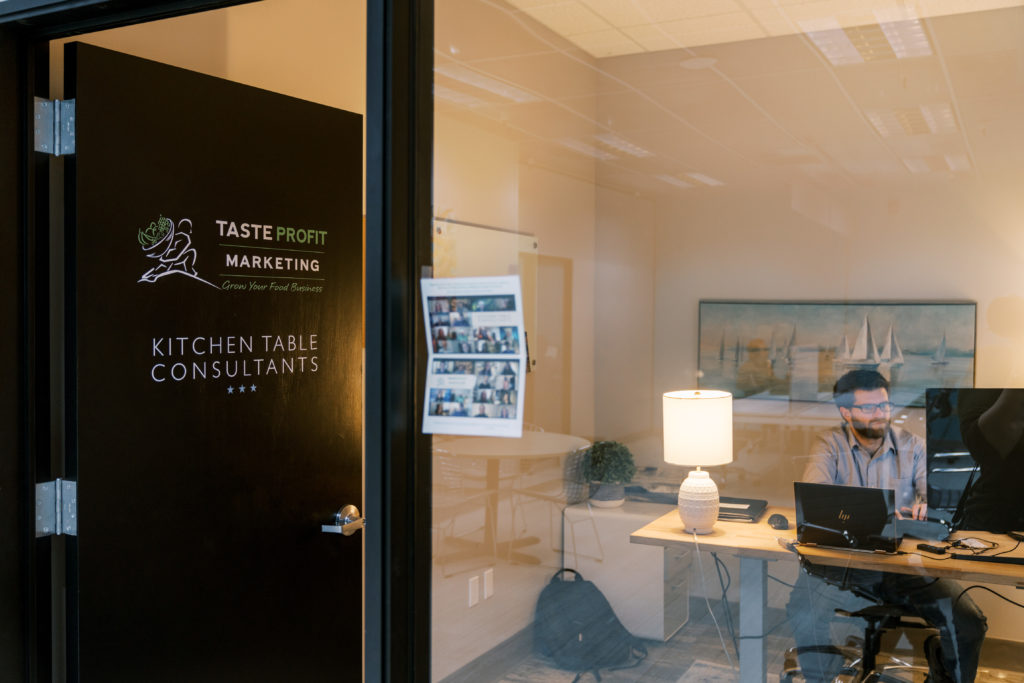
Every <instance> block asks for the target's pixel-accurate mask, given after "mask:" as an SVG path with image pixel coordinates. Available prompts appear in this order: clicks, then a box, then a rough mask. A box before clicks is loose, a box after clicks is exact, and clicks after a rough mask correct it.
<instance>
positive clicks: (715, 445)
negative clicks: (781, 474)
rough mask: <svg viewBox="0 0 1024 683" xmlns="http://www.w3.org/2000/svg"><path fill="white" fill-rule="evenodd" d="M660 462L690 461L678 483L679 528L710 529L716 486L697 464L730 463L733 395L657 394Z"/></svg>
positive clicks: (714, 514)
mask: <svg viewBox="0 0 1024 683" xmlns="http://www.w3.org/2000/svg"><path fill="white" fill-rule="evenodd" d="M662 408H663V414H664V420H665V425H664V430H665V462H667V463H671V464H673V465H689V466H691V467H696V468H697V469H695V470H691V471H690V473H689V475H687V477H686V479H684V480H683V483H682V485H680V487H679V518H680V519H682V520H683V531H685V532H687V533H698V534H710V533H711V529H712V527H713V526H714V524H715V520H716V519H718V487H717V486H715V482H714V481H713V480H712V479H711V477H710V476H709V475H708V473H707V472H705V471H703V470H701V467H710V466H712V465H725V464H728V463H730V462H732V394H730V393H729V392H728V391H715V390H709V389H690V390H686V391H670V392H668V393H666V394H665V395H664V396H663V397H662Z"/></svg>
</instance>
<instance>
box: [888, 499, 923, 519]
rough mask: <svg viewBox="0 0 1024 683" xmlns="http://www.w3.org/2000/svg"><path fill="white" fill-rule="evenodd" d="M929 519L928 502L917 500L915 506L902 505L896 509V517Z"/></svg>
mask: <svg viewBox="0 0 1024 683" xmlns="http://www.w3.org/2000/svg"><path fill="white" fill-rule="evenodd" d="M907 518H909V519H928V502H927V501H924V500H915V501H914V506H913V507H901V508H900V509H899V510H897V511H896V519H907Z"/></svg>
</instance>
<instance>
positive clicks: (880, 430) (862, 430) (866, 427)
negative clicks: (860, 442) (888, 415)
mask: <svg viewBox="0 0 1024 683" xmlns="http://www.w3.org/2000/svg"><path fill="white" fill-rule="evenodd" d="M850 426H851V427H853V431H855V432H857V434H859V435H860V436H862V437H864V438H865V439H881V438H882V437H884V436H885V433H886V431H888V430H889V421H888V420H886V421H885V424H883V425H882V426H881V427H873V426H871V423H870V422H861V421H860V420H851V421H850Z"/></svg>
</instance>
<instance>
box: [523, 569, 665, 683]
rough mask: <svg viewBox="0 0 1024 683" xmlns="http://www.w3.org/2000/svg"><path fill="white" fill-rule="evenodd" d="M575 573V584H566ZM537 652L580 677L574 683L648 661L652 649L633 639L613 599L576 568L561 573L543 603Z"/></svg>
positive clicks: (544, 594)
mask: <svg viewBox="0 0 1024 683" xmlns="http://www.w3.org/2000/svg"><path fill="white" fill-rule="evenodd" d="M564 572H572V573H573V575H574V576H573V578H572V580H563V578H562V574H563V573H564ZM533 647H534V651H535V652H536V653H537V654H539V655H541V656H543V657H547V658H549V659H552V660H554V662H555V664H556V665H557V666H558V667H559V668H562V669H569V670H571V671H577V672H579V673H578V674H577V675H576V678H575V679H573V683H576V681H578V680H579V679H580V677H581V676H582V675H583V674H584V673H586V672H588V671H589V672H591V673H593V674H594V677H595V678H596V679H597V680H598V681H600V680H601V675H600V673H599V670H600V669H628V668H630V667H633V666H637V665H638V664H640V662H642V661H643V659H644V658H645V657H646V656H647V648H646V647H645V646H644V645H643V643H641V642H640V639H639V638H636V637H634V636H633V634H631V633H630V632H629V631H628V630H627V629H626V627H625V626H623V625H622V622H621V621H619V618H618V617H617V616H615V611H614V610H612V606H611V605H610V604H608V599H607V598H605V597H604V594H603V593H601V591H600V590H599V589H598V588H597V586H595V585H594V584H593V583H591V582H590V581H585V580H584V579H583V576H582V575H581V574H580V573H579V572H577V571H576V570H574V569H560V570H558V571H557V572H555V575H554V576H553V577H551V581H550V582H548V585H546V586H544V590H542V591H541V592H540V597H539V598H538V599H537V613H536V616H535V617H534V623H533Z"/></svg>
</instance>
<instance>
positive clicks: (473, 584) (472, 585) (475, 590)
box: [469, 576, 480, 607]
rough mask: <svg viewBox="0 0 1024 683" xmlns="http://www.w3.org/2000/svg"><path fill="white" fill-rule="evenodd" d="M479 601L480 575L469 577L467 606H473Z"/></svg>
mask: <svg viewBox="0 0 1024 683" xmlns="http://www.w3.org/2000/svg"><path fill="white" fill-rule="evenodd" d="M478 602H480V577H479V576H471V577H469V606H470V607H473V606H474V605H476V603H478Z"/></svg>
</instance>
